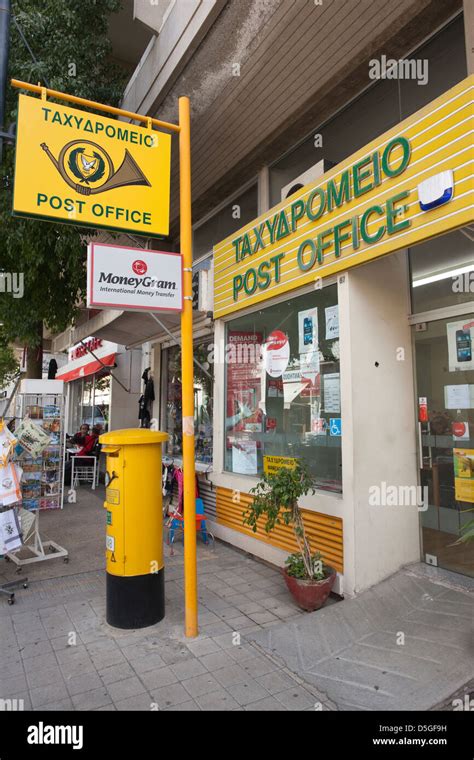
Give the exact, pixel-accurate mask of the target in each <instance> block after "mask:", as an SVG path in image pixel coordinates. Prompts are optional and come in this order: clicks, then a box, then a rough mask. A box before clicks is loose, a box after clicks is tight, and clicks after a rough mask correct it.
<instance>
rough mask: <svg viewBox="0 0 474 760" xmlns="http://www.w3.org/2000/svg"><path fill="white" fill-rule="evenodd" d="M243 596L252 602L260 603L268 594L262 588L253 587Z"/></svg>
mask: <svg viewBox="0 0 474 760" xmlns="http://www.w3.org/2000/svg"><path fill="white" fill-rule="evenodd" d="M245 594H246V596H248V598H249V599H250V600H251V601H254V602H261V600H262V599H266V598H267V597H268V592H267V591H265V589H263V588H255V587H253V588H252V590H251V591H246V592H245Z"/></svg>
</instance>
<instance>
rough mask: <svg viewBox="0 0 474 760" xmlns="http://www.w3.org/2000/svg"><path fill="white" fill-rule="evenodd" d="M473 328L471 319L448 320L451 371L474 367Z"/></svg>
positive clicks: (461, 370) (473, 324)
mask: <svg viewBox="0 0 474 760" xmlns="http://www.w3.org/2000/svg"><path fill="white" fill-rule="evenodd" d="M473 328H474V322H473V321H472V319H471V320H458V321H457V322H448V324H447V325H446V332H447V335H448V362H449V371H450V372H463V371H464V372H465V371H466V370H471V369H474V356H473V346H472V342H473Z"/></svg>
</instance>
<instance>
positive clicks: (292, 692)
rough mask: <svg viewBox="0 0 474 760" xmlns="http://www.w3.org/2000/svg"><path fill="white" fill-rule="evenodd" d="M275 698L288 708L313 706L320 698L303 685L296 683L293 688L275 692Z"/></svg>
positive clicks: (304, 708) (303, 708) (300, 708)
mask: <svg viewBox="0 0 474 760" xmlns="http://www.w3.org/2000/svg"><path fill="white" fill-rule="evenodd" d="M275 698H276V699H278V701H279V702H281V704H282V705H284V706H285V707H286V709H287V710H306V708H308V707H311V706H313V707H314V704H315V703H316V702H318V699H317V698H316V697H314V696H313V695H312V694H310V692H309V691H306V689H304V688H303V687H302V686H299V685H297V684H295V686H292V687H291V689H286V690H285V691H280V692H278V693H277V694H275Z"/></svg>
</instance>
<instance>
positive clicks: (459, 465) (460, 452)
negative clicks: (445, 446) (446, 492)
mask: <svg viewBox="0 0 474 760" xmlns="http://www.w3.org/2000/svg"><path fill="white" fill-rule="evenodd" d="M453 457H454V495H455V499H456V501H468V502H471V503H473V502H474V449H453Z"/></svg>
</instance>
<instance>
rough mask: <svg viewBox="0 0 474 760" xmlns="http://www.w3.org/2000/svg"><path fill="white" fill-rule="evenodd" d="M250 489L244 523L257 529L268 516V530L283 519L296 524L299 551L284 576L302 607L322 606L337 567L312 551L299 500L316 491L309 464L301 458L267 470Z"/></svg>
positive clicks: (290, 559)
mask: <svg viewBox="0 0 474 760" xmlns="http://www.w3.org/2000/svg"><path fill="white" fill-rule="evenodd" d="M250 493H251V494H252V496H253V497H254V498H253V502H252V503H251V505H250V507H249V508H248V510H247V512H245V513H244V515H243V516H244V525H249V526H250V527H251V528H252V530H253V531H254V533H255V532H256V530H257V524H258V520H259V519H260V518H261V517H262V518H265V524H264V528H265V531H266V533H270V532H271V531H272V530H273V529H274V527H275V525H280V524H282V523H283V524H284V525H291V526H292V528H293V531H294V534H295V538H296V542H297V544H298V548H299V552H296V553H295V554H291V555H290V556H289V557H288V559H287V560H286V563H285V564H286V567H285V568H284V569H283V576H284V578H285V582H286V585H287V587H288V589H289V591H290V593H291V594H292V595H293V597H294V599H295V601H296V603H297V604H298V605H299V606H300V607H301V608H302V609H304V610H308V611H313V610H317V609H319V608H320V607H322V606H323V604H324V603H325V601H326V599H327V598H328V596H329V594H330V593H331V590H332V587H333V585H334V581H335V579H336V571H335V570H334V569H333V568H332V567H329V566H328V565H326V564H325V563H324V562H323V560H322V557H321V554H320V553H319V552H313V551H312V549H311V546H310V542H309V540H308V537H307V535H306V532H305V527H304V522H303V516H302V514H301V510H300V508H299V506H298V500H299V499H300V497H301V496H305V495H306V494H307V493H313V494H314V493H315V489H314V485H313V480H312V478H311V476H310V475H309V473H308V470H307V467H306V466H305V465H304V464H301V463H300V462H297V463H296V465H295V466H294V467H291V468H289V467H282V468H281V469H278V470H277V471H276V472H274V473H265V474H264V475H263V476H262V478H261V480H260V481H259V482H258V483H257V485H256V486H255V487H254V488H252V489H251V490H250Z"/></svg>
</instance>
